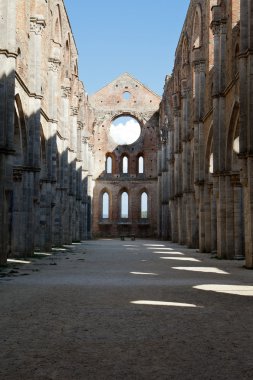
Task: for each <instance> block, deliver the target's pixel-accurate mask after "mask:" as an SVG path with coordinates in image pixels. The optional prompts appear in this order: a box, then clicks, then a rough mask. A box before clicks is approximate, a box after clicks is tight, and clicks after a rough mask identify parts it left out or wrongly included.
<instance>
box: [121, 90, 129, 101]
mask: <svg viewBox="0 0 253 380" xmlns="http://www.w3.org/2000/svg"><path fill="white" fill-rule="evenodd" d="M130 98H131V94H130V92H129V91H125V92H123V99H125V100H129V99H130Z"/></svg>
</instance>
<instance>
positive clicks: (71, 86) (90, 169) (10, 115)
mask: <svg viewBox="0 0 253 380" xmlns="http://www.w3.org/2000/svg"><path fill="white" fill-rule="evenodd" d="M189 3H190V4H189V9H188V13H187V16H186V20H185V23H184V25H183V26H182V33H181V36H180V39H179V42H178V46H177V49H176V52H175V64H174V69H173V72H172V73H171V74H170V75H167V77H166V79H165V86H164V93H163V96H162V97H159V96H158V95H156V94H155V93H154V92H152V90H150V89H148V88H147V87H146V86H144V85H143V84H142V83H140V82H139V81H138V80H137V79H136V78H134V77H132V76H131V75H130V74H128V73H124V74H122V75H120V76H119V77H118V78H116V79H114V80H113V81H112V82H111V83H110V84H108V85H107V86H105V87H104V88H103V89H101V90H100V91H98V92H97V93H95V94H93V95H90V96H88V94H87V93H86V91H85V88H84V86H83V83H82V82H81V81H80V79H79V76H78V54H77V47H76V45H75V40H74V37H73V35H72V31H71V26H70V24H69V19H68V16H67V13H66V9H65V7H64V1H63V0H9V1H6V0H0V31H1V33H0V264H5V263H6V261H7V258H8V257H29V256H32V255H33V253H34V250H35V249H37V250H46V251H50V250H51V248H52V247H54V246H55V247H57V246H62V245H64V244H71V243H72V242H77V241H81V240H86V239H91V238H97V237H112V238H119V237H120V236H122V235H130V236H132V235H133V236H136V237H140V238H141V237H144V238H146V237H153V238H158V239H163V240H170V241H173V242H178V243H180V244H182V245H186V246H188V247H191V248H196V249H199V251H200V252H210V254H211V253H212V254H213V255H217V256H218V257H219V258H224V259H241V258H242V259H244V260H245V266H246V267H247V268H252V267H253V127H252V124H251V123H253V106H252V103H253V91H252V85H253V77H252V73H251V69H253V65H252V57H253V38H252V37H253V3H252V2H251V0H241V1H240V0H191V1H189ZM175 6H176V5H175ZM80 63H81V62H80ZM112 79H113V78H112ZM251 117H252V118H251ZM120 118H125V119H127V120H128V123H129V124H127V125H129V128H130V125H131V126H133V125H134V126H138V128H139V133H138V135H136V137H135V139H134V140H133V141H132V140H129V141H123V140H119V141H117V139H115V138H114V137H113V136H112V135H111V129H112V125H116V127H117V122H118V123H120V121H119V120H120ZM118 125H119V124H118Z"/></svg>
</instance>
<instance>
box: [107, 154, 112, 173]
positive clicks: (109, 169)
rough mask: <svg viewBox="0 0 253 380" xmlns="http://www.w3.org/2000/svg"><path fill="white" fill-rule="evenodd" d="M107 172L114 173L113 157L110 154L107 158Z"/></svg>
mask: <svg viewBox="0 0 253 380" xmlns="http://www.w3.org/2000/svg"><path fill="white" fill-rule="evenodd" d="M106 173H108V174H112V158H111V157H110V156H109V157H107V158H106Z"/></svg>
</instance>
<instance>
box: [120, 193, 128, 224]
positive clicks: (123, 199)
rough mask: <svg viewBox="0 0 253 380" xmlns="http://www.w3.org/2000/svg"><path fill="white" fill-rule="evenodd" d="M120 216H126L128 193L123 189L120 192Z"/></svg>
mask: <svg viewBox="0 0 253 380" xmlns="http://www.w3.org/2000/svg"><path fill="white" fill-rule="evenodd" d="M120 217H121V218H128V194H127V192H126V191H124V192H123V193H122V194H121V212H120Z"/></svg>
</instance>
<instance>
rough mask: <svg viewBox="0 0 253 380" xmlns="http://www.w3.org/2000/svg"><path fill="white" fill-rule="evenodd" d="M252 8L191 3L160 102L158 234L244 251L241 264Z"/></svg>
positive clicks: (248, 199) (232, 253)
mask: <svg viewBox="0 0 253 380" xmlns="http://www.w3.org/2000/svg"><path fill="white" fill-rule="evenodd" d="M252 9H253V8H252V4H251V1H248V0H246V1H244V0H243V1H241V2H240V1H239V0H227V1H218V0H202V1H201V0H192V1H191V2H190V6H189V10H188V13H187V17H186V20H185V23H184V26H183V30H182V33H181V37H180V40H179V44H178V47H177V50H176V56H175V66H174V70H173V73H172V75H171V76H170V77H169V76H168V77H167V79H166V83H165V91H164V95H163V100H162V102H161V106H160V131H161V135H162V139H161V149H160V152H159V157H160V178H159V189H160V190H159V193H160V207H159V209H160V217H159V219H160V229H159V234H160V237H162V238H164V239H171V240H173V241H175V242H179V243H181V244H186V245H188V246H189V247H196V248H199V249H200V251H201V252H215V253H216V252H217V255H218V256H219V257H222V258H229V259H232V258H237V257H243V256H245V259H246V266H247V267H252V265H253V263H252V257H253V241H252V231H253V230H252V191H251V182H252V176H253V172H252V167H251V162H252V161H251V155H252V146H251V140H252V138H251V137H252V132H251V129H252V128H251V122H252V120H251V114H252V107H250V105H251V97H252V91H251V90H250V88H251V87H250V86H251V82H252V77H251V76H250V72H251V49H252V47H251V45H250V44H251V43H252V40H251V34H252V32H253V29H252V20H251V18H252ZM167 183H169V186H168V185H167ZM167 189H169V190H168V191H167Z"/></svg>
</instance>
